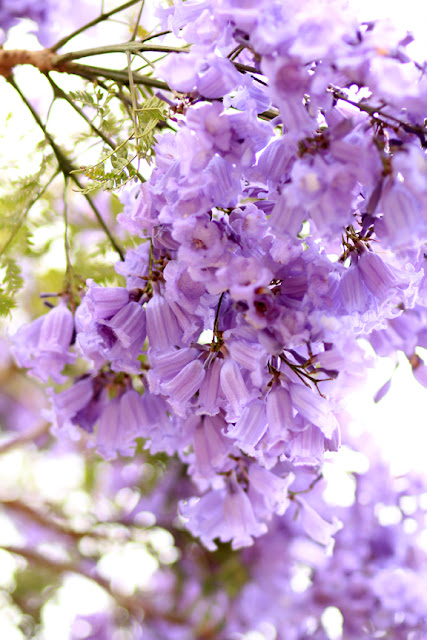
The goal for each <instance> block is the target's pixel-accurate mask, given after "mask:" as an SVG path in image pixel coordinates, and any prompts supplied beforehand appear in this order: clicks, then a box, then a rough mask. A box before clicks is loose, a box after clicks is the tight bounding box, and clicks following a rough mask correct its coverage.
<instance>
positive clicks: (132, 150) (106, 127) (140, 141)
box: [70, 92, 166, 193]
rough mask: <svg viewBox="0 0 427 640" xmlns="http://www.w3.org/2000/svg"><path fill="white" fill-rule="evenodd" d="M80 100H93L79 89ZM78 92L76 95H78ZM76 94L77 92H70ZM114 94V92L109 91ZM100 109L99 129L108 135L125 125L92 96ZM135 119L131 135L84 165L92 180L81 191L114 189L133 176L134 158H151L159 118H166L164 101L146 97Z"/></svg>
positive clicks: (134, 172) (129, 122) (135, 171)
mask: <svg viewBox="0 0 427 640" xmlns="http://www.w3.org/2000/svg"><path fill="white" fill-rule="evenodd" d="M77 93H78V95H79V96H80V98H79V99H80V100H81V101H83V100H84V102H85V104H87V103H89V102H90V99H89V98H88V96H90V95H91V94H88V92H77ZM77 93H76V95H77ZM70 95H74V94H70ZM108 95H109V96H110V99H111V96H112V94H111V93H109V94H108ZM89 106H92V107H94V108H96V109H97V112H98V115H99V116H100V118H101V120H100V123H99V125H98V126H99V128H100V130H103V131H104V133H106V134H107V135H110V134H113V133H116V132H117V130H121V129H123V127H124V121H123V122H122V123H119V121H118V120H117V119H115V116H113V114H112V113H111V112H110V110H109V109H108V108H107V107H105V103H104V106H103V107H102V108H101V107H99V105H98V104H97V103H96V102H95V100H94V98H93V96H92V102H90V105H89ZM134 116H135V120H134V122H132V121H130V120H129V121H128V123H127V124H128V127H129V135H128V137H127V138H125V139H124V140H123V141H122V142H120V143H118V144H117V146H116V148H115V149H113V150H108V152H106V151H105V155H104V156H103V157H102V158H101V160H100V161H99V162H97V163H96V164H95V165H92V166H83V167H81V169H80V171H83V172H84V174H85V176H86V177H87V178H88V179H89V183H88V184H87V185H86V186H85V188H84V189H83V190H82V193H90V192H91V191H94V190H96V189H99V188H101V189H103V190H104V191H115V190H118V189H120V188H121V187H123V186H124V185H125V184H127V183H128V182H130V181H131V180H133V179H134V178H135V177H136V176H137V173H138V170H137V168H136V166H135V165H134V163H135V161H136V160H138V159H140V158H144V159H146V160H148V161H149V160H150V157H151V154H152V148H153V146H154V144H155V142H156V131H157V127H158V124H159V122H161V121H164V120H165V118H166V108H165V104H164V102H163V101H162V100H160V99H159V98H156V97H155V96H152V97H149V98H147V99H146V100H145V102H144V103H143V105H142V106H141V107H140V108H137V109H135V112H134Z"/></svg>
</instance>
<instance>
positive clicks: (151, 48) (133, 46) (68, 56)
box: [52, 42, 259, 73]
mask: <svg viewBox="0 0 427 640" xmlns="http://www.w3.org/2000/svg"><path fill="white" fill-rule="evenodd" d="M137 51H145V52H151V53H188V46H187V47H169V46H166V45H157V44H148V45H147V44H145V43H144V42H124V43H119V44H112V45H108V46H105V47H94V48H92V49H82V50H81V51H70V53H64V54H63V55H60V56H59V55H57V56H53V57H52V65H53V66H61V65H63V64H64V63H65V62H70V61H72V60H80V59H81V58H89V57H90V56H100V55H105V54H108V53H128V52H131V53H132V52H137ZM255 73H259V72H257V71H256V69H255Z"/></svg>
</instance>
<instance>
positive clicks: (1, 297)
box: [0, 256, 24, 316]
mask: <svg viewBox="0 0 427 640" xmlns="http://www.w3.org/2000/svg"><path fill="white" fill-rule="evenodd" d="M0 267H1V268H2V269H3V270H4V276H3V281H2V285H1V287H0V316H7V315H9V314H10V312H11V310H12V309H13V308H14V307H15V306H16V302H15V296H16V294H17V292H18V291H19V290H20V289H21V288H22V286H23V284H24V280H23V278H22V275H21V268H20V266H19V265H18V264H17V262H16V260H14V258H11V257H10V256H3V258H2V259H1V262H0Z"/></svg>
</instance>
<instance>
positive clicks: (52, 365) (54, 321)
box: [11, 302, 76, 384]
mask: <svg viewBox="0 0 427 640" xmlns="http://www.w3.org/2000/svg"><path fill="white" fill-rule="evenodd" d="M73 333H74V319H73V314H72V313H71V311H70V310H69V309H68V307H67V306H66V304H65V303H64V302H61V303H59V304H58V305H57V306H56V307H54V308H53V309H51V310H50V311H49V312H48V313H47V314H46V315H44V316H42V317H41V318H38V319H37V320H35V321H34V322H32V323H30V324H29V325H24V326H22V327H20V329H18V331H17V332H16V333H15V334H14V335H13V336H11V340H12V344H13V347H12V353H13V355H14V357H15V359H16V361H17V363H18V365H19V366H20V367H25V368H27V369H29V371H30V373H31V375H33V376H35V377H36V378H39V379H40V380H42V381H43V382H47V381H48V380H49V377H51V378H52V380H53V381H54V382H56V383H58V384H60V383H62V382H65V380H66V377H65V376H63V375H61V371H62V369H63V368H64V366H65V365H66V364H72V363H73V362H74V361H75V359H76V355H75V354H73V353H71V352H70V351H69V349H70V346H71V341H72V338H73Z"/></svg>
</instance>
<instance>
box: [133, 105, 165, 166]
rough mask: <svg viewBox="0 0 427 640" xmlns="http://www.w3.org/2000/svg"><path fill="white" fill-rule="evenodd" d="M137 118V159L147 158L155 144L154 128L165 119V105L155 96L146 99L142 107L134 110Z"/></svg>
mask: <svg viewBox="0 0 427 640" xmlns="http://www.w3.org/2000/svg"><path fill="white" fill-rule="evenodd" d="M136 114H137V118H138V124H139V127H138V129H139V130H138V140H137V149H138V156H139V157H146V156H148V154H149V152H150V150H151V149H152V147H153V145H154V144H155V142H156V137H155V134H156V127H157V125H158V124H159V122H160V121H161V120H164V119H165V103H164V102H163V101H162V100H160V99H159V98H156V97H155V96H153V97H151V98H148V100H146V102H145V103H144V105H143V106H142V107H141V108H140V109H137V110H136Z"/></svg>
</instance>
